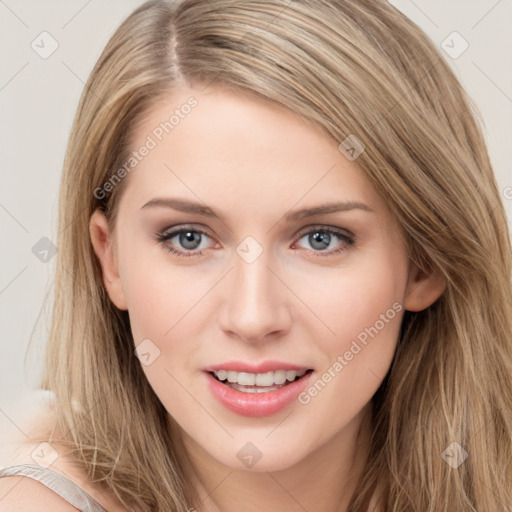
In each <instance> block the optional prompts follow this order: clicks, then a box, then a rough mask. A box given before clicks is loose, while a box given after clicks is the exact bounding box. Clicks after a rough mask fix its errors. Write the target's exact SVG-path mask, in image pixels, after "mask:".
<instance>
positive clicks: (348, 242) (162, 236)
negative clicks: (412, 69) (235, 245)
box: [156, 225, 355, 258]
mask: <svg viewBox="0 0 512 512" xmlns="http://www.w3.org/2000/svg"><path fill="white" fill-rule="evenodd" d="M305 229H307V231H305V230H302V231H301V232H300V233H298V234H297V235H296V236H297V237H298V239H297V240H300V239H301V238H303V237H304V236H305V235H309V234H311V233H318V232H321V233H327V234H329V235H334V236H335V237H337V238H338V239H339V240H340V241H341V242H342V245H341V247H339V248H338V249H333V250H330V251H315V250H310V252H312V253H313V255H314V256H318V257H327V256H333V255H335V254H339V253H341V252H343V251H346V250H347V248H348V247H350V246H352V245H354V243H355V238H354V237H353V236H350V235H347V234H345V233H343V232H342V231H340V230H337V229H333V228H330V227H328V226H321V225H318V226H313V227H308V228H305ZM185 232H193V233H200V234H201V235H206V236H208V237H209V238H211V237H210V236H209V235H208V233H207V232H206V231H204V230H202V229H199V228H193V227H186V226H185V227H181V228H179V229H175V230H173V231H171V232H163V233H156V239H157V241H158V242H159V243H161V244H162V245H164V247H165V248H166V249H167V250H168V251H169V252H170V253H172V254H175V255H176V256H179V257H182V258H191V257H193V256H201V255H202V254H203V251H202V250H199V251H197V250H196V251H178V250H176V249H174V248H173V247H171V246H169V245H168V244H167V242H168V241H169V240H170V239H171V238H174V237H175V236H176V235H179V234H180V233H185Z"/></svg>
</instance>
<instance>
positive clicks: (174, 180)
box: [125, 87, 379, 209]
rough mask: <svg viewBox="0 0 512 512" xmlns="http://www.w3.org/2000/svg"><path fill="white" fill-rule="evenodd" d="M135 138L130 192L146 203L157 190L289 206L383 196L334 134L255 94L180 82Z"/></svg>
mask: <svg viewBox="0 0 512 512" xmlns="http://www.w3.org/2000/svg"><path fill="white" fill-rule="evenodd" d="M131 141H132V144H131V146H132V149H133V151H135V152H138V153H139V157H138V158H139V160H140V161H139V160H138V161H137V165H136V166H134V168H133V170H132V171H131V172H130V175H129V184H128V187H127V190H126V191H125V193H126V195H127V196H128V197H130V198H131V199H133V200H137V202H138V203H140V204H141V205H142V204H143V202H145V201H147V200H149V199H151V198H152V197H154V195H155V194H156V193H158V194H159V195H162V194H172V195H174V196H176V195H180V194H181V195H182V196H184V197H188V198H194V199H196V200H197V199H201V200H204V201H205V202H206V203H208V204H209V203H210V202H212V203H215V204H218V203H219V202H220V203H221V204H222V205H225V206H226V208H229V205H231V204H232V205H233V206H234V207H240V206H244V207H247V206H248V205H249V204H251V205H257V204H261V205H262V206H263V205H265V207H268V204H267V202H268V201H274V202H275V201H277V202H278V205H281V209H283V208H286V207H288V208H289V207H291V206H293V205H294V204H296V203H297V202H299V201H300V202H301V203H304V204H303V205H305V204H306V203H310V202H314V201H317V200H320V201H322V202H325V201H328V200H333V201H343V200H345V201H361V202H371V203H373V204H374V205H376V203H378V202H379V197H378V195H377V194H376V192H375V190H374V189H373V187H372V186H371V184H370V182H369V181H368V179H367V178H366V176H365V175H364V172H363V171H362V169H361V168H360V167H359V166H358V165H357V162H356V161H350V160H348V159H347V158H346V157H345V156H344V155H343V154H342V153H341V152H340V151H339V149H338V142H337V141H336V140H334V138H332V137H330V136H329V135H328V134H326V133H325V132H324V131H323V130H322V129H321V128H319V127H317V126H315V125H314V124H313V123H312V122H310V121H308V120H306V119H304V118H301V117H299V116H297V115H295V114H294V113H293V112H291V111H289V110H288V109H286V108H284V107H281V106H278V105H275V104H273V103H270V102H268V101H265V100H263V99H261V98H258V97H256V96H254V95H252V94H246V93H243V92H238V91H231V90H225V89H222V88H213V87H208V88H207V89H206V90H204V91H201V90H200V89H189V88H180V89H176V90H175V91H173V93H172V94H170V95H169V96H168V97H167V98H165V99H164V100H163V101H159V102H158V104H155V105H154V106H153V108H152V109H151V110H150V111H149V112H148V113H147V115H146V116H145V117H144V119H143V120H142V122H140V123H139V124H138V126H136V127H134V129H133V132H132V136H131ZM144 148H146V149H144ZM141 153H144V156H141ZM301 205H302V204H301Z"/></svg>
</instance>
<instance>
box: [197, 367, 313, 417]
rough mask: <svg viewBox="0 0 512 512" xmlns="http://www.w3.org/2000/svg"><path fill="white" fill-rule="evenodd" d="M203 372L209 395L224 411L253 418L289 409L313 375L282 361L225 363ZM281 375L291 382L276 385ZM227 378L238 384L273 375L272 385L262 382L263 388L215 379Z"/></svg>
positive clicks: (308, 369)
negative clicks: (287, 377)
mask: <svg viewBox="0 0 512 512" xmlns="http://www.w3.org/2000/svg"><path fill="white" fill-rule="evenodd" d="M203 371H204V373H205V375H206V376H207V384H208V387H209V389H210V391H211V392H212V394H213V395H214V396H215V398H217V400H218V401H219V402H220V403H221V404H222V405H224V407H226V408H227V409H228V410H230V411H231V412H234V413H236V414H239V415H242V416H253V417H254V416H268V415H272V414H275V413H277V412H278V411H280V410H282V409H284V408H286V407H287V406H289V405H291V404H292V403H293V401H294V400H295V399H296V398H297V395H298V394H299V393H300V392H301V391H302V390H303V389H304V387H305V386H306V385H307V383H308V382H309V381H310V379H311V375H312V373H313V369H311V368H308V367H307V366H300V365H295V364H291V363H285V362H282V361H264V362H262V363H259V364H252V363H246V362H241V361H229V362H226V363H221V364H218V365H213V366H209V367H207V368H203ZM285 373H286V374H287V376H289V377H294V378H293V379H291V380H289V379H286V381H285V382H283V383H281V384H277V385H276V383H275V379H276V377H278V376H279V375H281V377H280V381H282V375H283V374H285ZM229 374H237V375H238V380H239V382H240V380H241V379H242V382H248V381H246V380H245V379H248V378H249V377H254V378H256V379H259V378H260V377H261V378H263V379H264V378H268V377H269V375H272V374H273V376H274V382H273V383H271V384H270V385H269V382H270V381H263V382H264V383H265V384H266V385H263V386H258V385H257V384H256V382H252V381H251V383H250V384H248V385H243V384H240V383H236V382H235V383H233V382H229V380H228V379H223V381H221V380H220V379H219V378H218V375H220V376H221V377H226V376H227V375H229ZM233 377H234V375H233ZM231 380H233V379H231ZM259 382H260V381H258V383H259ZM255 384H256V385H255Z"/></svg>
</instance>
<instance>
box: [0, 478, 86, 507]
mask: <svg viewBox="0 0 512 512" xmlns="http://www.w3.org/2000/svg"><path fill="white" fill-rule="evenodd" d="M42 503H44V507H45V509H46V510H52V511H53V512H76V511H77V510H78V509H76V508H75V507H73V506H72V505H70V504H69V503H68V502H67V501H65V500H64V499H63V498H61V497H60V496H59V495H58V494H56V493H55V492H53V491H52V490H51V489H49V488H48V487H46V486H45V485H44V484H42V483H40V482H38V481H37V480H33V479H32V478H29V477H26V476H6V477H4V478H0V509H1V510H2V511H5V512H32V511H34V512H36V511H39V510H41V504H42Z"/></svg>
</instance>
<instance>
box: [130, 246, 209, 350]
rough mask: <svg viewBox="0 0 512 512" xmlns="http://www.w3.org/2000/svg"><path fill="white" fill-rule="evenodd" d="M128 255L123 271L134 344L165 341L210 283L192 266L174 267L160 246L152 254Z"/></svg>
mask: <svg viewBox="0 0 512 512" xmlns="http://www.w3.org/2000/svg"><path fill="white" fill-rule="evenodd" d="M159 251H161V253H160V254H159ZM129 254H130V257H129V258H127V261H125V262H123V263H124V266H123V267H121V270H122V281H123V290H124V293H125V296H126V300H127V304H128V310H129V313H130V324H131V328H132V332H133V336H134V340H135V343H136V344H137V343H138V342H140V340H142V339H144V338H150V339H151V338H154V339H155V340H165V339H166V337H169V336H171V333H172V334H174V330H175V329H179V327H180V322H182V319H183V320H185V317H186V316H187V315H188V312H189V311H190V310H191V309H193V307H194V304H196V303H197V302H198V300H199V299H200V297H201V296H203V295H205V294H206V293H207V290H208V286H207V283H205V282H204V281H203V280H198V279H197V272H194V271H193V270H192V267H189V269H185V268H184V267H179V266H173V264H172V263H171V262H170V261H167V260H166V255H165V251H163V249H159V248H158V247H156V248H155V250H154V251H151V254H148V253H147V252H146V253H143V252H142V251H140V252H139V253H138V252H136V251H131V252H129ZM175 326H176V327H175Z"/></svg>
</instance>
